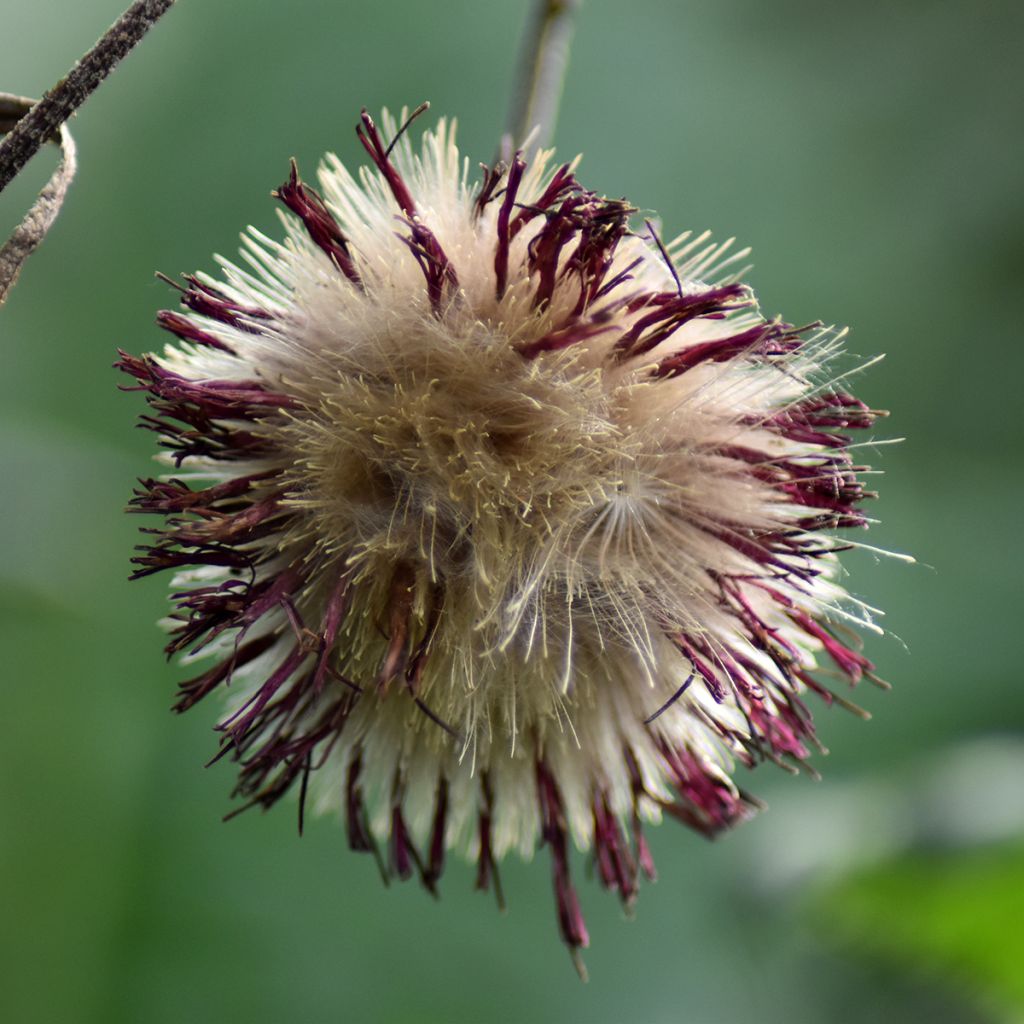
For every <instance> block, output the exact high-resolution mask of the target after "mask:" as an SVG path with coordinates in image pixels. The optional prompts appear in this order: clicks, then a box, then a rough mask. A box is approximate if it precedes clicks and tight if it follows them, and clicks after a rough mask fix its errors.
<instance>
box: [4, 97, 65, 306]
mask: <svg viewBox="0 0 1024 1024" xmlns="http://www.w3.org/2000/svg"><path fill="white" fill-rule="evenodd" d="M34 104H35V101H34V100H30V99H26V98H25V97H23V96H9V95H7V94H6V93H0V132H3V131H6V130H7V129H8V127H9V126H10V125H13V124H16V123H17V122H18V120H19V119H20V118H22V117H24V115H25V114H26V113H27V112H28V111H29V110H31V109H32V107H33V106H34ZM55 141H56V142H57V143H58V144H59V145H60V152H61V160H60V164H58V166H57V169H56V170H55V171H54V172H53V174H52V175H51V177H50V180H49V181H48V182H47V183H46V185H45V186H44V187H43V189H42V191H41V192H40V193H39V195H38V196H37V197H36V201H35V202H34V203H33V204H32V208H31V209H30V210H29V211H28V213H27V214H26V215H25V217H24V219H23V220H22V222H21V223H20V224H19V225H18V226H17V227H16V228H15V229H14V233H13V234H12V235H11V237H10V238H9V239H8V240H7V241H6V242H5V243H4V244H3V246H0V306H2V305H3V304H4V302H6V301H7V296H8V294H9V292H10V290H11V289H12V288H13V287H14V284H15V282H16V281H17V280H18V274H19V273H21V268H22V266H23V265H24V263H25V260H27V259H28V258H29V256H31V255H32V253H33V252H35V250H36V249H37V248H38V247H39V245H40V244H41V243H42V241H43V239H44V238H45V237H46V233H47V232H48V231H49V230H50V228H51V227H52V226H53V222H54V221H55V220H56V219H57V214H58V213H60V208H61V206H63V205H64V196H65V195H66V194H67V191H68V186H69V185H70V184H71V181H72V179H73V178H74V176H75V166H76V159H75V142H74V139H72V138H71V132H69V131H68V129H67V125H63V124H62V125H61V126H60V127H59V128H58V129H57V136H56V139H55Z"/></svg>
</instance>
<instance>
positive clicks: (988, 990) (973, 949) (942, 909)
mask: <svg viewBox="0 0 1024 1024" xmlns="http://www.w3.org/2000/svg"><path fill="white" fill-rule="evenodd" d="M817 910H818V916H819V917H820V920H821V921H822V922H823V923H824V922H827V925H828V929H829V931H830V932H832V933H833V934H835V935H838V936H840V937H842V938H843V939H845V940H846V941H847V942H848V943H849V945H850V946H851V948H853V949H854V950H859V951H861V952H863V953H864V954H866V955H868V956H871V957H883V958H885V960H886V961H888V962H889V963H890V964H892V965H894V966H898V967H907V968H910V969H912V970H915V971H925V972H928V973H932V974H935V975H937V976H941V977H942V978H943V979H944V980H945V981H946V982H949V983H951V984H953V985H956V986H959V987H961V988H963V989H965V990H966V991H967V992H969V993H971V994H973V995H974V996H976V997H978V998H979V999H980V1000H981V1002H982V1003H984V1004H986V1005H988V1006H990V1007H995V1008H1001V1009H1002V1010H1008V1009H1012V1010H1014V1011H1017V1012H1024V969H1022V964H1024V929H1022V928H1021V922H1022V921H1024V841H1017V842H1015V843H1012V844H1003V845H999V846H996V847H986V848H983V849H978V850H970V851H957V852H943V853H919V854H916V855H914V856H912V857H906V858H900V859H899V860H896V861H894V862H891V863H888V864H885V865H883V866H880V867H876V868H873V869H870V870H867V871H863V872H861V873H858V874H856V875H854V876H853V877H850V878H848V879H847V880H846V881H844V882H842V883H840V884H839V885H837V886H836V887H834V888H833V889H831V890H830V891H829V892H828V893H827V894H825V895H824V896H823V897H822V899H821V902H820V904H819V906H818V908H817ZM1014 1019H1016V1017H1015V1018H1014Z"/></svg>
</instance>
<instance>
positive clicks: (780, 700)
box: [119, 113, 876, 956]
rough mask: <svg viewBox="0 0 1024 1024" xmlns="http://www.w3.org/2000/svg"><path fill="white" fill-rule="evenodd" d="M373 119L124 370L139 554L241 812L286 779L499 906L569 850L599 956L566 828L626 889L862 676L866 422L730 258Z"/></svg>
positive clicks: (407, 872)
mask: <svg viewBox="0 0 1024 1024" xmlns="http://www.w3.org/2000/svg"><path fill="white" fill-rule="evenodd" d="M383 127H384V132H383V134H382V133H381V132H380V131H379V130H378V128H377V126H376V125H375V124H374V122H373V120H372V119H371V118H370V117H369V116H368V115H366V114H365V113H364V115H363V117H362V119H361V122H360V126H359V128H358V132H359V137H360V139H361V141H362V142H363V144H364V146H365V147H366V149H367V152H368V153H369V156H370V159H371V162H372V166H371V167H369V168H363V169H362V170H361V171H360V172H359V174H358V176H356V177H353V176H352V175H351V174H350V173H349V172H348V171H347V170H346V169H345V168H344V167H343V166H342V165H341V164H340V163H339V162H338V161H337V160H336V159H335V158H333V157H328V159H327V161H326V163H325V165H324V167H323V169H322V170H321V172H320V186H321V191H319V192H318V191H315V190H314V189H313V188H311V187H309V186H308V185H306V184H304V183H303V182H302V181H301V180H300V178H299V176H298V172H297V171H296V169H295V168H294V166H293V169H292V173H291V175H290V177H289V179H288V180H287V181H286V182H285V184H284V185H282V186H281V188H280V189H279V190H278V191H277V193H276V195H277V197H278V198H279V199H280V200H281V201H282V203H283V205H284V206H285V207H286V209H287V211H288V212H287V213H285V214H284V215H283V216H284V226H285V233H286V238H285V241H284V242H283V243H278V242H275V241H273V240H271V239H269V238H267V237H265V236H263V235H261V234H259V233H258V232H256V231H254V230H250V231H249V233H248V234H247V235H246V236H245V239H244V249H243V252H242V263H241V264H233V263H230V262H226V261H221V277H220V280H214V279H212V278H210V277H207V276H204V275H196V276H187V277H186V278H185V279H184V284H183V285H181V286H179V287H180V290H181V291H180V300H181V303H182V307H183V309H182V311H180V312H171V311H165V312H163V313H161V314H160V315H159V318H158V321H159V323H160V325H161V326H162V327H163V328H165V329H166V330H167V331H169V332H170V333H171V334H173V335H175V336H176V339H177V340H176V341H175V343H174V344H172V345H170V346H168V347H167V348H166V349H165V350H164V352H163V354H162V355H159V356H155V355H151V356H144V357H141V358H140V357H134V356H130V355H126V354H122V359H121V361H120V363H119V365H120V367H121V368H122V369H123V370H125V371H126V372H127V373H128V374H129V375H130V376H131V377H132V378H134V385H133V386H135V387H137V388H138V389H140V390H144V391H146V392H147V393H148V395H147V400H148V402H149V404H150V407H151V412H150V414H149V415H148V416H146V417H144V419H143V424H144V425H145V426H147V427H149V428H151V429H152V430H154V431H155V432H156V433H157V434H158V435H159V437H160V439H161V444H162V446H163V447H164V449H165V452H164V456H163V457H164V459H165V461H167V462H169V463H170V467H171V468H170V472H169V474H168V475H166V476H163V477H160V478H157V479H146V480H142V481H141V482H140V487H139V489H138V490H137V491H136V496H135V498H134V500H133V502H132V506H133V508H134V510H136V511H139V512H145V513H151V514H156V515H158V516H161V517H163V523H162V525H161V527H160V528H159V529H157V530H155V531H152V533H151V534H150V535H149V539H148V540H147V543H146V545H145V546H144V547H143V548H142V549H141V553H140V554H139V555H138V557H137V558H136V559H135V562H136V566H137V572H136V575H138V576H144V575H148V574H150V573H153V572H157V571H160V570H164V569H170V570H172V571H173V573H174V579H173V588H174V595H173V600H174V603H175V610H174V613H173V617H172V622H171V639H170V643H169V644H168V648H167V649H168V653H169V654H172V655H179V654H180V655H182V656H183V661H184V662H187V663H189V664H193V663H194V664H195V665H196V666H197V667H196V668H195V669H194V672H195V673H197V674H194V675H193V677H192V678H190V679H189V680H188V681H186V682H184V683H183V684H182V685H181V691H180V695H179V699H178V703H177V704H176V707H177V709H178V710H182V711H183V710H185V709H187V708H189V707H191V706H192V705H193V704H195V703H196V702H197V701H199V700H200V699H201V698H203V697H205V696H206V695H207V694H208V693H210V692H212V691H215V690H223V692H224V695H225V697H226V700H227V702H228V706H227V711H226V712H225V714H224V716H223V717H222V719H221V721H220V723H219V725H218V727H217V728H218V730H219V732H220V736H221V753H222V754H224V755H226V756H229V757H231V758H233V759H234V760H235V761H236V762H237V764H238V772H239V778H238V785H237V795H238V796H240V797H241V798H242V799H243V802H244V806H251V805H252V804H259V805H262V806H264V807H268V806H270V805H271V804H273V803H275V802H276V801H277V800H278V799H279V798H280V797H281V796H282V795H284V794H285V793H286V792H287V791H288V790H290V789H292V788H293V787H294V788H295V789H296V790H297V791H298V794H299V804H300V815H301V814H302V809H303V808H304V807H305V805H306V803H307V799H308V800H309V801H311V802H312V804H313V805H314V806H315V807H316V809H318V810H321V811H324V812H332V813H337V814H339V815H340V816H341V818H342V819H343V821H344V823H345V825H346V828H347V832H348V837H349V842H350V845H351V846H352V847H353V849H356V850H363V851H369V852H372V853H373V854H374V855H375V856H377V858H378V861H379V863H380V865H381V868H382V870H383V871H384V872H385V873H386V874H389V875H392V876H397V877H400V878H406V877H410V876H412V875H417V876H418V877H419V878H420V879H421V881H422V882H423V883H424V884H425V885H426V886H427V887H428V888H430V889H431V890H434V889H435V888H436V886H437V883H438V880H439V878H440V875H441V871H442V868H443V864H444V860H445V855H446V853H447V851H449V850H456V851H459V852H461V853H463V854H464V855H466V856H468V857H469V858H471V859H472V860H473V861H475V863H476V864H477V871H478V874H477V880H478V885H479V886H480V887H481V888H488V887H493V888H494V889H495V892H496V893H497V894H498V897H499V900H500V898H501V892H500V886H499V882H498V875H497V866H498V862H499V861H500V860H501V859H502V857H504V856H505V855H506V854H508V853H509V852H511V851H516V852H518V853H520V854H522V855H523V856H530V855H531V854H532V852H533V850H534V848H535V847H536V846H537V845H538V843H539V844H541V845H543V846H546V847H547V848H548V849H549V852H550V856H551V862H552V871H553V879H554V890H555V899H556V909H557V915H558V922H559V928H560V932H561V935H562V938H563V940H564V941H565V942H566V943H567V945H568V946H569V948H570V950H571V951H572V952H573V954H574V956H576V954H577V951H578V950H579V949H580V948H581V947H583V946H585V945H586V944H587V941H588V939H587V932H586V927H585V925H584V922H583V917H582V914H581V912H580V907H579V902H578V899H577V896H576V892H575V889H574V886H573V883H572V881H571V877H570V856H569V849H570V843H573V844H575V845H576V846H577V847H579V848H581V849H583V850H589V851H590V855H591V856H592V857H593V860H594V865H595V868H596V874H597V877H598V878H599V880H600V881H601V883H602V884H603V885H604V886H605V887H607V888H609V889H613V890H615V891H616V892H617V893H618V894H619V896H620V897H621V899H622V900H623V902H624V903H626V904H630V903H631V902H632V901H633V900H634V899H635V897H636V893H637V887H638V880H639V878H640V877H641V876H643V875H646V876H648V877H652V878H653V875H654V865H653V861H652V858H651V854H650V850H649V848H648V846H647V843H646V840H645V837H644V831H643V825H644V824H645V823H647V822H653V821H657V820H658V819H659V818H660V817H661V816H662V815H663V814H668V815H670V816H671V817H674V818H676V819H678V820H680V821H682V822H683V823H685V824H686V825H689V826H690V827H692V828H694V829H696V830H697V831H699V832H701V833H703V834H705V835H709V836H710V835H714V834H715V833H717V832H719V831H721V830H723V829H726V828H728V827H729V826H731V825H733V824H735V823H736V822H738V821H739V820H741V819H742V818H744V817H745V816H747V815H748V813H749V812H750V811H751V809H752V808H753V806H754V805H755V801H754V800H753V799H752V798H751V797H750V796H748V795H747V794H746V793H745V792H744V791H743V790H742V789H741V788H740V787H739V786H738V784H737V783H736V781H735V780H734V768H735V766H736V765H737V763H738V764H740V765H744V766H747V767H751V766H753V765H754V764H756V763H757V762H760V761H762V760H765V759H769V760H772V761H775V762H778V763H782V764H792V763H802V762H804V760H805V758H806V757H807V756H808V752H809V746H810V745H811V744H813V740H814V733H813V726H812V722H811V716H810V712H809V710H808V708H807V706H806V704H805V702H804V698H805V696H806V695H807V694H808V693H809V692H813V693H815V694H816V695H817V696H818V697H820V698H823V699H824V700H825V701H826V702H827V703H831V702H832V701H833V700H841V698H838V697H836V696H834V695H833V694H832V692H831V691H830V690H828V689H826V688H825V686H824V685H823V683H822V682H821V673H820V671H819V670H818V665H819V662H821V661H822V660H823V661H824V663H825V665H826V667H828V668H830V669H831V670H832V674H833V675H838V676H839V677H840V678H841V679H845V680H846V681H847V682H848V683H856V682H857V681H858V680H860V678H861V677H862V676H868V677H870V678H874V676H873V674H872V666H871V665H870V663H869V662H868V661H867V660H866V659H865V658H864V656H863V655H862V654H860V653H858V650H857V645H856V643H855V642H854V641H852V640H850V639H849V636H848V634H849V630H848V628H847V624H848V623H850V622H853V623H854V624H857V623H858V622H860V623H861V624H867V625H870V617H869V615H868V610H867V609H865V608H864V606H862V605H858V604H856V603H853V602H851V601H850V600H849V599H848V598H847V596H846V595H845V593H844V591H843V589H842V587H841V586H840V582H839V564H838V562H837V557H836V552H837V551H839V550H840V549H841V548H843V547H844V546H848V545H846V544H844V543H843V542H842V541H841V540H840V539H838V538H839V537H840V536H841V535H842V532H843V531H849V530H851V529H858V528H863V527H864V526H866V522H867V521H866V519H865V517H864V515H863V514H862V512H861V511H860V507H859V506H860V503H861V502H862V500H863V499H865V498H867V497H870V495H868V494H867V493H866V492H865V490H864V488H863V485H862V483H861V481H860V474H861V473H862V471H863V467H860V466H857V465H855V464H854V461H853V458H852V456H851V452H850V450H849V449H850V445H849V436H848V434H847V433H846V431H848V430H851V429H858V430H860V429H865V428H868V427H870V426H871V424H872V422H873V420H874V418H875V416H876V414H875V413H874V412H872V410H870V409H869V408H868V407H867V406H866V405H865V404H864V403H862V402H861V401H859V400H858V399H856V398H854V397H853V396H852V395H851V394H849V393H848V392H847V391H845V390H844V389H842V388H841V387H840V386H839V383H838V381H837V380H836V379H835V375H834V373H832V372H831V371H830V370H829V364H830V362H831V361H832V360H833V358H834V357H835V355H836V354H837V352H838V350H839V347H840V342H841V339H842V334H841V333H837V332H834V331H830V330H827V329H825V328H822V327H821V326H820V325H811V326H808V327H799V328H798V327H794V326H792V325H790V324H787V323H785V322H783V321H781V320H778V319H766V318H765V317H763V316H762V315H761V313H760V311H759V309H758V306H757V304H756V301H755V298H754V295H753V293H752V292H751V290H750V288H749V287H748V286H747V285H745V284H744V283H742V280H741V279H740V277H741V275H740V274H738V273H737V272H735V270H734V268H735V267H736V266H737V265H738V263H740V262H741V261H742V259H743V257H744V256H745V253H743V252H738V253H735V254H732V253H731V251H730V247H729V244H728V243H725V244H721V245H718V244H714V243H712V242H709V241H708V238H707V236H706V235H699V236H691V235H689V234H686V235H683V236H681V237H680V238H679V239H677V240H676V241H675V242H672V243H669V244H664V243H663V242H662V240H661V239H660V238H659V236H658V235H657V233H656V231H655V228H654V227H653V226H652V224H651V223H650V222H644V221H642V220H639V219H638V218H637V216H636V211H635V210H633V209H632V208H631V207H630V206H629V205H628V204H627V203H626V202H625V201H622V200H612V199H606V198H603V197H601V196H598V195H596V194H595V193H593V192H590V191H587V190H586V189H585V188H584V187H583V186H582V185H580V183H579V182H578V180H577V177H576V168H575V165H574V164H566V165H561V166H558V165H554V164H552V162H551V154H550V153H541V154H539V155H538V156H537V157H536V158H535V159H533V160H532V162H530V163H529V164H527V162H526V161H525V160H524V159H523V157H522V155H521V154H516V156H515V157H514V158H513V159H512V160H511V162H510V163H509V164H508V166H504V165H500V164H499V165H497V166H494V167H487V166H485V167H484V168H483V176H482V180H479V181H477V182H472V181H471V179H470V174H469V166H468V162H465V161H464V160H463V159H462V158H461V157H460V155H459V153H458V150H457V149H456V147H455V142H454V129H453V127H452V126H449V125H447V124H446V123H445V122H443V121H442V122H441V123H440V124H439V125H438V126H437V128H436V129H435V130H434V131H433V132H428V133H427V134H426V135H425V136H424V138H423V142H422V146H421V148H419V149H414V147H413V145H412V144H411V142H410V141H409V133H408V132H405V131H404V130H403V131H399V128H398V126H397V125H396V124H395V123H393V122H392V121H391V120H390V119H389V118H387V117H385V119H384V124H383ZM403 127H407V125H405V126H403ZM396 135H397V138H395V137H396ZM385 139H392V140H393V141H392V142H391V143H390V144H387V143H386V142H385Z"/></svg>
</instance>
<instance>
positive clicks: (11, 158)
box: [0, 0, 174, 192]
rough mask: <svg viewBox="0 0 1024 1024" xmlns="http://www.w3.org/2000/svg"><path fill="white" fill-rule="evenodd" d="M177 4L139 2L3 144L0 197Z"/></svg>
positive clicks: (161, 0)
mask: <svg viewBox="0 0 1024 1024" xmlns="http://www.w3.org/2000/svg"><path fill="white" fill-rule="evenodd" d="M173 4H174V0H136V2H135V3H133V4H132V5H131V7H129V8H128V10H126V11H125V12H124V14H122V15H121V17H120V18H118V20H117V21H116V22H114V24H113V25H111V27H110V28H109V29H108V30H107V32H106V34H105V35H104V36H103V37H102V38H101V39H100V40H99V41H98V42H97V43H96V45H95V46H94V47H93V48H92V49H91V50H90V51H89V52H88V53H87V54H85V56H84V57H82V59H81V60H80V61H78V63H77V64H75V66H74V67H73V68H72V69H71V70H70V71H69V72H68V73H67V75H65V76H64V78H62V79H61V80H60V81H59V82H58V83H57V84H56V85H55V86H54V87H53V88H52V89H51V90H50V91H49V92H48V93H47V94H46V95H45V96H44V97H43V98H42V99H41V100H40V101H39V102H38V103H37V104H36V105H35V106H34V107H33V108H32V109H31V110H30V111H29V112H28V113H27V114H26V115H25V116H24V117H22V118H21V119H20V120H19V121H18V122H17V124H15V125H14V126H13V128H12V129H11V131H10V133H9V134H8V135H7V137H6V138H5V139H4V140H3V141H2V142H0V192H2V191H3V190H4V189H5V188H6V187H7V185H8V184H10V182H11V181H12V180H13V179H14V177H15V175H17V174H18V172H19V171H20V170H21V169H22V168H23V167H24V166H25V164H27V163H28V161H29V160H30V159H31V158H32V156H33V155H34V154H35V153H36V152H37V151H38V150H39V148H40V147H41V146H42V145H43V144H44V143H46V142H50V141H52V140H56V138H57V136H58V133H59V129H60V127H61V126H62V125H63V124H64V122H65V121H67V119H68V118H69V117H70V116H71V115H72V114H73V113H74V112H75V111H76V110H77V109H78V108H79V107H80V106H81V105H82V103H84V102H85V100H86V98H87V97H88V96H89V95H90V94H91V93H92V92H93V91H94V90H95V89H96V87H97V86H98V85H99V84H100V83H101V82H102V81H103V80H104V79H105V78H106V77H107V75H109V74H110V72H111V71H112V70H113V69H114V68H115V67H116V66H117V64H118V63H119V62H120V60H121V58H122V57H124V56H125V55H126V54H127V53H128V52H129V51H130V50H131V49H132V48H133V47H134V46H135V44H136V43H138V41H139V40H140V39H141V38H142V37H143V36H144V35H145V34H146V33H147V32H148V31H149V29H150V28H151V27H152V26H153V25H154V24H155V23H156V22H157V21H158V20H159V19H160V18H161V17H162V16H163V15H164V14H165V13H166V12H167V10H168V9H169V8H170V7H171V6H172V5H173Z"/></svg>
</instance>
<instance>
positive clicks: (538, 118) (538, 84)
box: [503, 0, 582, 157]
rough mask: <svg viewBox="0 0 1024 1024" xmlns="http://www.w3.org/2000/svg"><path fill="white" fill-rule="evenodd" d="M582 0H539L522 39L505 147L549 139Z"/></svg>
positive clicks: (537, 145)
mask: <svg viewBox="0 0 1024 1024" xmlns="http://www.w3.org/2000/svg"><path fill="white" fill-rule="evenodd" d="M581 2H582V0H537V4H536V7H535V9H534V14H533V21H532V22H531V24H530V27H529V28H528V30H527V34H526V36H525V38H524V40H523V49H522V53H521V55H520V62H519V72H518V76H517V80H516V86H515V91H514V92H513V94H512V105H511V107H510V109H509V117H508V124H507V127H506V135H505V143H504V145H503V148H504V149H506V150H508V151H509V152H507V153H506V154H505V155H506V157H507V156H510V155H511V152H510V151H511V150H512V149H513V148H516V147H520V146H522V145H524V143H525V142H526V139H527V137H528V136H529V135H530V132H532V131H533V130H534V129H536V130H537V131H536V134H535V135H534V136H533V137H532V138H531V139H530V145H531V147H533V148H542V147H544V146H546V145H547V144H548V143H549V142H550V141H551V137H552V135H553V133H554V128H555V121H556V119H557V117H558V103H559V101H560V100H561V98H562V82H563V81H564V79H565V70H566V67H567V66H568V64H569V44H570V42H571V41H572V32H573V17H574V15H575V14H576V12H577V11H578V10H579V8H580V5H581Z"/></svg>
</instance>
